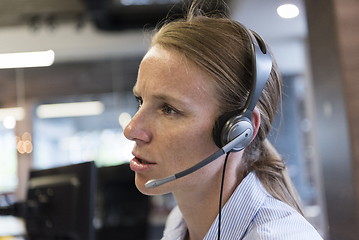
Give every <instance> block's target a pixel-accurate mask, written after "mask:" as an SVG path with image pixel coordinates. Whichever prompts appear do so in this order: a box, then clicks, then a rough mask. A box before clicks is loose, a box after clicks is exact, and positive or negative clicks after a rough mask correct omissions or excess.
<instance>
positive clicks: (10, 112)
mask: <svg viewBox="0 0 359 240" xmlns="http://www.w3.org/2000/svg"><path fill="white" fill-rule="evenodd" d="M9 116H11V117H13V118H14V119H15V120H16V121H21V120H23V119H24V117H25V110H24V109H23V108H22V107H15V108H0V121H4V120H5V118H7V117H9Z"/></svg>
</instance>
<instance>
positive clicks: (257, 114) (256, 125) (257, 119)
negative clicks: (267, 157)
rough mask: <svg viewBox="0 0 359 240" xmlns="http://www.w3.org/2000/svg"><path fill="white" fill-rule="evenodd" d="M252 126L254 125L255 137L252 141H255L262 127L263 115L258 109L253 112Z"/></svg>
mask: <svg viewBox="0 0 359 240" xmlns="http://www.w3.org/2000/svg"><path fill="white" fill-rule="evenodd" d="M252 125H253V136H252V140H251V141H253V139H254V138H255V137H256V136H257V133H258V130H259V126H260V125H261V114H260V112H259V110H258V108H257V107H255V108H254V109H253V112H252Z"/></svg>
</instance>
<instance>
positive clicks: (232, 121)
mask: <svg viewBox="0 0 359 240" xmlns="http://www.w3.org/2000/svg"><path fill="white" fill-rule="evenodd" d="M240 25H241V27H242V28H243V30H244V32H245V33H246V34H247V36H248V38H249V41H250V50H251V54H252V82H253V83H252V87H251V89H250V92H249V96H248V99H247V101H246V103H245V105H244V108H243V109H238V110H235V111H232V112H229V113H225V114H223V115H222V116H220V117H219V118H218V119H217V120H216V122H215V124H214V128H213V139H214V142H215V143H216V145H217V146H218V147H219V148H220V149H219V150H218V151H216V152H215V153H213V154H212V155H210V156H209V157H207V158H206V159H204V160H202V161H200V162H199V163H197V164H195V165H194V166H192V167H190V168H188V169H186V170H184V171H182V172H179V173H176V174H174V175H171V176H169V177H166V178H162V179H152V180H150V181H148V182H147V183H146V184H145V187H146V188H154V187H158V186H160V185H162V184H165V183H168V182H171V181H173V180H175V179H178V178H181V177H184V176H186V175H188V174H191V173H193V172H195V171H197V170H198V169H200V168H202V167H204V166H206V165H207V164H209V163H210V162H212V161H214V160H215V159H218V158H219V157H220V156H222V155H223V154H226V153H228V152H232V151H233V152H236V151H241V150H242V149H244V148H245V147H247V146H248V145H249V143H250V142H251V140H252V138H253V134H254V132H253V124H252V121H251V119H252V112H253V110H254V108H255V106H256V104H257V102H258V101H259V97H260V95H261V93H262V91H263V89H264V86H265V84H266V82H267V80H268V79H269V75H270V72H271V69H272V63H273V60H272V56H271V54H270V52H269V51H268V49H267V46H266V44H265V42H264V40H263V39H262V38H261V37H260V36H259V35H258V34H257V33H255V32H254V31H252V30H249V29H247V28H246V27H245V26H244V25H242V24H240Z"/></svg>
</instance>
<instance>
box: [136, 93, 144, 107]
mask: <svg viewBox="0 0 359 240" xmlns="http://www.w3.org/2000/svg"><path fill="white" fill-rule="evenodd" d="M136 101H137V109H140V108H141V106H142V103H143V100H142V98H141V97H137V96H136Z"/></svg>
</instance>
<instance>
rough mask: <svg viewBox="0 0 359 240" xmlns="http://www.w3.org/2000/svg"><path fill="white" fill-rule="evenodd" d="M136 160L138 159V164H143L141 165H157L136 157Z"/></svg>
mask: <svg viewBox="0 0 359 240" xmlns="http://www.w3.org/2000/svg"><path fill="white" fill-rule="evenodd" d="M136 159H137V160H138V162H139V163H141V164H155V163H153V162H149V161H146V160H144V159H142V158H138V157H136Z"/></svg>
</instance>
